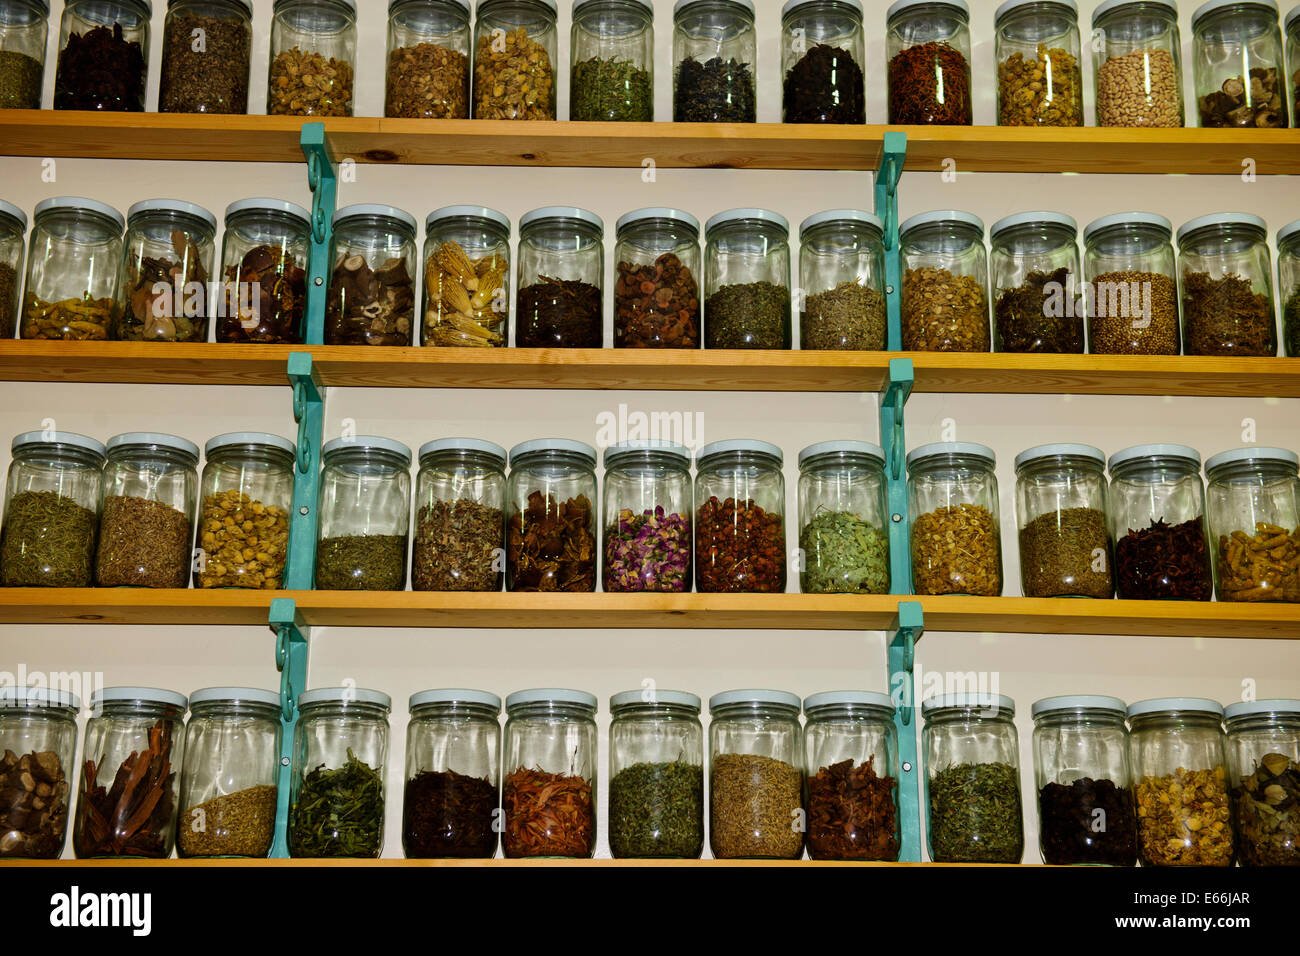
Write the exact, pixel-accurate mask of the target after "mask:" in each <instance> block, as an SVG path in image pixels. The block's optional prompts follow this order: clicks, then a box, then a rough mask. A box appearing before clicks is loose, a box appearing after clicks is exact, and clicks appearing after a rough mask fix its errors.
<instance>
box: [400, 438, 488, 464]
mask: <svg viewBox="0 0 1300 956" xmlns="http://www.w3.org/2000/svg"><path fill="white" fill-rule="evenodd" d="M440 451H476V452H480V453H482V454H484V455H491V456H492V457H493V458H497V459H500V461H501V464H502V465H503V466H504V465H505V463H506V450H505V449H504V448H502V447H501V446H500V445H498V444H497V443H496V442H491V441H484V440H483V439H481V438H435V439H434V440H433V441H427V442H425V443H424V444H423V445H421V446H420V460H421V461H423V460H424V456H425V455H432V454H435V453H436V452H440Z"/></svg>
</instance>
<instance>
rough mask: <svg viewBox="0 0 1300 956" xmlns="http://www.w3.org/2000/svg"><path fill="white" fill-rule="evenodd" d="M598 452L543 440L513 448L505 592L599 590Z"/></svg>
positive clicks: (578, 444) (558, 440)
mask: <svg viewBox="0 0 1300 956" xmlns="http://www.w3.org/2000/svg"><path fill="white" fill-rule="evenodd" d="M596 501H597V498H596V449H594V448H592V447H591V446H590V445H587V444H585V443H583V442H580V441H573V440H571V439H568V438H538V439H535V440H533V441H526V442H521V443H520V444H518V445H516V446H515V447H514V448H512V449H510V491H509V494H508V495H507V506H506V507H507V523H506V559H507V563H506V590H508V591H595V590H596V533H597V528H596V517H595V514H594V511H595V504H596Z"/></svg>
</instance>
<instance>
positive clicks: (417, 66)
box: [384, 0, 470, 119]
mask: <svg viewBox="0 0 1300 956" xmlns="http://www.w3.org/2000/svg"><path fill="white" fill-rule="evenodd" d="M469 44H470V31H469V0H390V2H389V4H388V70H387V73H386V80H385V92H384V115H385V116H396V117H401V118H403V119H469Z"/></svg>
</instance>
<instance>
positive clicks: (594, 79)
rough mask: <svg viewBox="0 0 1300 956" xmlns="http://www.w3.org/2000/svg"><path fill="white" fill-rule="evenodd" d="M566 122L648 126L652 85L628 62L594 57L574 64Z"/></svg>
mask: <svg viewBox="0 0 1300 956" xmlns="http://www.w3.org/2000/svg"><path fill="white" fill-rule="evenodd" d="M571 75H572V83H571V84H570V86H569V89H570V90H571V91H572V99H571V101H570V103H569V118H570V119H573V120H580V121H589V120H607V121H619V122H640V123H649V122H651V121H653V120H654V118H655V115H654V112H655V108H654V81H653V80H652V79H651V77H650V71H649V70H643V69H641V68H640V67H639V66H637V65H636V64H635V63H633V62H632V61H631V60H621V59H619V58H618V57H610V58H609V59H603V58H601V57H595V56H593V57H592V58H591V59H590V60H581V61H579V62H576V63H574V64H573V71H572V74H571Z"/></svg>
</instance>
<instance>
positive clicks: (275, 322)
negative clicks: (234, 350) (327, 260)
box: [217, 245, 307, 345]
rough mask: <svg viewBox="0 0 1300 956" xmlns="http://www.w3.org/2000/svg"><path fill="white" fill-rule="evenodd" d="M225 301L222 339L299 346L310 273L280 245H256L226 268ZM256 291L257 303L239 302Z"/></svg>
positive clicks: (219, 327) (220, 328)
mask: <svg viewBox="0 0 1300 956" xmlns="http://www.w3.org/2000/svg"><path fill="white" fill-rule="evenodd" d="M226 282H227V283H228V284H229V285H228V286H227V288H228V289H229V290H230V297H231V298H233V300H234V301H231V302H227V303H226V307H225V308H223V309H222V310H221V313H220V314H221V321H220V322H218V323H217V341H218V342H256V343H258V344H260V345H297V344H298V343H300V342H301V341H302V334H303V333H302V325H303V318H304V316H305V314H306V309H307V273H306V271H305V270H304V269H303V267H302V266H301V265H299V263H298V260H297V259H296V258H294V256H293V254H292V253H291V252H289V251H288V250H287V249H284V248H281V247H280V246H272V245H261V246H254V247H253V248H252V249H250V250H248V252H246V253H245V254H244V258H243V259H241V260H240V262H239V264H238V265H232V266H228V267H227V268H226ZM253 292H256V293H257V296H258V298H257V302H255V303H248V305H249V306H251V308H246V307H245V304H244V303H243V302H242V301H241V300H242V299H244V298H245V297H247V296H248V295H250V294H252V293H253Z"/></svg>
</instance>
